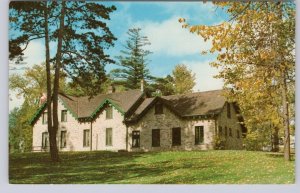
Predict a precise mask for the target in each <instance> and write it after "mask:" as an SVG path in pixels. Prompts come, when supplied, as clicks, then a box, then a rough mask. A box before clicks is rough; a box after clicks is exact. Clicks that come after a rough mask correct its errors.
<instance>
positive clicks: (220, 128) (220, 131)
mask: <svg viewBox="0 0 300 193" xmlns="http://www.w3.org/2000/svg"><path fill="white" fill-rule="evenodd" d="M222 135H223V129H222V127H221V126H219V136H222Z"/></svg>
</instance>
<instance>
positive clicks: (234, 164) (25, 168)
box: [9, 151, 295, 184]
mask: <svg viewBox="0 0 300 193" xmlns="http://www.w3.org/2000/svg"><path fill="white" fill-rule="evenodd" d="M60 158H61V162H59V163H56V164H53V163H51V161H50V160H49V154H48V153H23V154H11V155H10V156H9V159H10V160H9V180H10V183H17V184H18V183H20V184H32V183H34V184H36V183H37V184H103V183H112V184H290V183H295V162H294V161H290V162H286V161H284V159H283V157H282V155H281V154H272V153H264V152H250V151H192V152H189V151H182V152H151V153H126V152H124V153H117V152H103V151H102V152H101V151H97V152H71V153H70V152H69V153H60Z"/></svg>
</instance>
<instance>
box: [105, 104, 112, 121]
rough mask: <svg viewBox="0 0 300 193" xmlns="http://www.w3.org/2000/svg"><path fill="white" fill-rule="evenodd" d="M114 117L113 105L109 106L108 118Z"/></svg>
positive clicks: (107, 109) (107, 110)
mask: <svg viewBox="0 0 300 193" xmlns="http://www.w3.org/2000/svg"><path fill="white" fill-rule="evenodd" d="M112 118H113V108H112V107H111V106H108V107H107V108H106V119H112Z"/></svg>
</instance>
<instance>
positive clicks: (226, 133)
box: [225, 127, 228, 137]
mask: <svg viewBox="0 0 300 193" xmlns="http://www.w3.org/2000/svg"><path fill="white" fill-rule="evenodd" d="M227 135H228V132H227V127H225V137H227Z"/></svg>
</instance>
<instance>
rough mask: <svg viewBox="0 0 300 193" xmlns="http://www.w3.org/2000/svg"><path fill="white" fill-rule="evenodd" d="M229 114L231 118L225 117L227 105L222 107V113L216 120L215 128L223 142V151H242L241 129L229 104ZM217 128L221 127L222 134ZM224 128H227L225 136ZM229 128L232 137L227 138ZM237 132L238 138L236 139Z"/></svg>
mask: <svg viewBox="0 0 300 193" xmlns="http://www.w3.org/2000/svg"><path fill="white" fill-rule="evenodd" d="M230 114H231V118H228V117H227V103H226V104H225V105H224V107H223V110H222V112H221V113H220V114H219V116H218V118H217V128H218V133H219V136H220V138H221V139H222V140H223V141H224V142H225V149H242V148H243V141H242V128H241V125H240V124H239V123H238V118H237V114H236V112H235V109H234V108H233V105H232V104H230ZM219 127H222V132H221V133H220V131H219ZM225 128H227V135H225ZM229 128H231V130H232V136H229ZM238 131H239V135H240V137H239V138H238V136H237V135H238Z"/></svg>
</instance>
